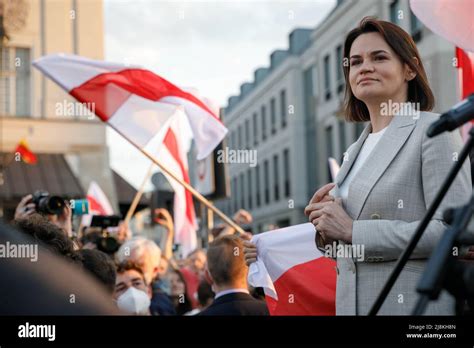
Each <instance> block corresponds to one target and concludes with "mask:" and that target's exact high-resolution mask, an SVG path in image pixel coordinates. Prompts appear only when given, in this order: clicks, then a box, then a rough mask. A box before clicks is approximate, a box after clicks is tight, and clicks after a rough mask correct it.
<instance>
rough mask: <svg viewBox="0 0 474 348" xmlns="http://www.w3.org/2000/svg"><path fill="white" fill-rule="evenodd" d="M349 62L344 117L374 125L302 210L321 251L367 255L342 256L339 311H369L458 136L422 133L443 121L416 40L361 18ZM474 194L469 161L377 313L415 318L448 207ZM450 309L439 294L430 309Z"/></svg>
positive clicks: (449, 162)
mask: <svg viewBox="0 0 474 348" xmlns="http://www.w3.org/2000/svg"><path fill="white" fill-rule="evenodd" d="M344 57H345V60H346V62H348V64H346V65H345V66H344V73H345V77H346V103H345V106H346V119H347V120H348V121H356V122H360V121H370V123H369V124H368V126H367V127H366V128H365V129H364V131H363V132H362V134H361V136H360V137H359V139H358V140H357V141H356V142H355V143H354V144H352V145H351V146H350V147H349V149H348V150H347V152H346V153H345V156H344V161H343V165H342V167H341V169H340V172H339V173H338V175H337V177H336V182H335V185H331V184H330V185H325V186H324V187H323V188H321V189H320V190H318V192H317V193H316V194H315V196H314V197H313V199H312V200H311V201H310V204H309V205H308V207H307V208H306V210H305V213H306V214H307V215H308V216H309V220H310V221H311V222H312V223H313V224H314V225H315V226H316V229H317V230H318V231H319V232H320V234H321V236H322V238H323V240H321V241H320V243H318V244H320V245H318V246H319V247H326V248H330V247H332V246H334V245H336V243H338V244H340V245H347V244H352V247H358V248H360V249H359V250H362V251H363V258H355V257H354V256H352V255H344V257H338V258H337V273H338V276H337V291H336V314H337V315H365V314H367V313H368V311H369V310H370V308H371V306H372V305H373V303H374V302H375V300H376V298H377V296H378V294H379V293H380V291H381V289H382V287H383V285H384V284H385V282H386V280H387V278H388V277H389V275H390V273H391V272H392V269H393V268H394V266H395V263H396V260H397V259H398V257H399V256H400V254H401V253H402V252H403V251H404V249H405V248H406V246H407V244H408V242H409V240H410V239H411V236H412V235H413V233H414V232H415V230H416V228H417V226H418V224H419V223H420V220H421V219H422V218H423V216H424V215H425V213H426V211H427V209H428V207H429V206H430V205H431V203H432V202H433V200H434V198H435V195H436V193H437V191H438V189H439V188H440V187H441V185H442V183H443V181H444V180H445V178H446V177H447V175H448V172H449V170H450V168H451V167H452V166H453V164H454V161H456V160H457V156H458V154H459V152H460V151H461V148H462V140H461V136H460V134H459V131H454V132H452V133H444V134H442V135H439V136H437V137H435V138H428V137H427V136H426V130H427V128H428V126H429V125H430V124H431V123H433V122H434V121H435V120H436V119H437V118H438V117H439V115H437V114H433V113H431V112H428V111H429V110H431V109H432V107H433V104H434V98H433V94H432V92H431V90H430V87H429V85H428V82H427V77H426V73H425V71H424V68H423V64H422V61H421V58H420V55H419V53H418V50H417V48H416V46H415V43H414V42H413V40H412V38H411V37H410V36H409V35H408V34H407V33H406V32H405V31H403V30H402V29H401V28H399V27H398V26H396V25H395V24H392V23H389V22H384V21H379V20H376V19H373V18H364V19H363V20H362V21H361V23H360V25H359V27H357V28H356V29H354V30H352V31H351V32H350V33H349V34H348V36H347V38H346V42H345V46H344ZM329 190H331V192H330V193H329ZM471 193H472V183H471V171H470V163H469V161H466V162H465V163H464V164H463V167H462V170H461V172H460V173H459V175H458V176H457V178H456V180H455V181H454V182H453V183H452V185H451V188H450V190H449V191H448V193H447V195H446V197H445V198H444V200H443V202H442V204H441V206H440V207H439V209H438V211H437V212H436V214H435V215H434V216H433V219H432V220H431V222H430V223H429V225H428V228H427V229H426V231H425V233H424V235H423V238H422V239H421V240H420V242H419V243H418V245H417V247H416V249H415V251H414V253H413V255H412V257H411V259H410V260H409V261H408V262H407V264H406V266H405V268H404V270H403V271H402V273H401V274H400V277H399V278H398V280H397V282H396V283H395V285H394V286H393V288H392V290H391V292H390V293H389V296H388V297H387V299H386V300H385V303H384V305H383V306H382V308H381V310H380V311H379V314H385V315H402V314H410V313H411V311H412V309H413V308H414V306H415V303H416V302H417V299H418V294H417V293H416V285H417V283H418V280H419V278H420V276H421V274H422V272H423V269H424V267H425V265H426V261H427V259H428V258H429V257H430V254H431V252H432V251H433V249H434V248H435V246H436V244H437V242H438V241H439V239H440V237H441V235H442V233H443V232H444V231H445V229H446V224H445V222H444V221H443V211H444V210H445V209H446V208H448V207H453V206H459V205H461V204H464V203H466V202H467V200H468V199H469V198H470V196H471ZM335 197H336V198H335ZM333 242H336V243H333ZM321 244H324V245H321ZM453 305H454V300H453V299H452V298H451V296H450V295H449V294H447V293H443V295H442V296H441V297H440V299H439V300H438V301H436V302H432V303H430V305H429V307H428V310H427V311H426V313H427V314H439V315H442V314H453V313H454V306H453Z"/></svg>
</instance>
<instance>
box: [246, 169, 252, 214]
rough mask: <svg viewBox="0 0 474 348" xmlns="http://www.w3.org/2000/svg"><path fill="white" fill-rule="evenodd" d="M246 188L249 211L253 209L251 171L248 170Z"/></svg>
mask: <svg viewBox="0 0 474 348" xmlns="http://www.w3.org/2000/svg"><path fill="white" fill-rule="evenodd" d="M247 187H248V192H249V205H248V207H249V210H252V208H253V199H252V198H253V191H252V171H251V170H250V169H249V170H248V172H247Z"/></svg>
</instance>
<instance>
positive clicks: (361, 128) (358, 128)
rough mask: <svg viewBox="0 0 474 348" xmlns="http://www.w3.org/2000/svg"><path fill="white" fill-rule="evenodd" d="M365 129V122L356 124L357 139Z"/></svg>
mask: <svg viewBox="0 0 474 348" xmlns="http://www.w3.org/2000/svg"><path fill="white" fill-rule="evenodd" d="M364 128H365V124H364V122H356V124H355V128H354V129H355V136H354V137H355V139H356V140H357V139H359V136H360V135H361V134H362V132H363V131H364Z"/></svg>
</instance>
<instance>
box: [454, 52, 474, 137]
mask: <svg viewBox="0 0 474 348" xmlns="http://www.w3.org/2000/svg"><path fill="white" fill-rule="evenodd" d="M456 59H457V61H458V66H457V67H458V71H459V90H460V99H461V100H462V99H465V98H467V97H468V96H469V95H470V94H472V93H474V52H469V51H464V50H463V49H461V48H459V47H456ZM473 124H474V122H473V121H471V122H469V123H466V124H465V125H463V126H462V127H461V136H462V138H463V139H464V140H467V139H468V135H469V130H470V129H471V128H472V126H473Z"/></svg>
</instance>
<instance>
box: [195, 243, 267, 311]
mask: <svg viewBox="0 0 474 348" xmlns="http://www.w3.org/2000/svg"><path fill="white" fill-rule="evenodd" d="M247 272H248V267H247V265H246V264H245V260H244V253H243V244H242V240H241V239H240V238H238V237H236V236H232V235H226V236H223V237H219V238H217V239H216V240H215V241H214V242H212V243H211V244H210V246H209V249H208V251H207V267H206V272H205V275H206V278H207V279H208V281H209V282H210V283H211V284H212V289H213V290H214V293H215V294H216V296H215V298H214V302H213V303H212V304H211V305H210V306H209V307H208V308H207V309H205V310H204V311H202V312H201V313H200V314H199V315H236V316H238V315H268V308H267V305H266V304H265V302H263V301H259V300H256V299H254V298H253V297H252V296H250V294H249V291H248V284H247Z"/></svg>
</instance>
